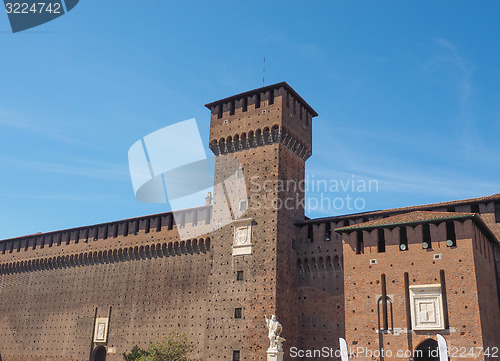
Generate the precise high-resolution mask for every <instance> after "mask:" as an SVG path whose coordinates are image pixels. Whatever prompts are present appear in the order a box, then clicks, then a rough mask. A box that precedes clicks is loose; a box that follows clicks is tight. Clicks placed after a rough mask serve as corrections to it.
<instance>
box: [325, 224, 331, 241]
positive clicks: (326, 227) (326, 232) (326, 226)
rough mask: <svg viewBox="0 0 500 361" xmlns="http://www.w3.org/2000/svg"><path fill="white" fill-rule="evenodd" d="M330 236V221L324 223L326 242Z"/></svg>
mask: <svg viewBox="0 0 500 361" xmlns="http://www.w3.org/2000/svg"><path fill="white" fill-rule="evenodd" d="M331 237H332V225H331V224H330V222H326V224H325V241H326V242H328V241H329V240H330V239H331Z"/></svg>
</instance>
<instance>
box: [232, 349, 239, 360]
mask: <svg viewBox="0 0 500 361" xmlns="http://www.w3.org/2000/svg"><path fill="white" fill-rule="evenodd" d="M233 361H240V351H237V350H234V351H233Z"/></svg>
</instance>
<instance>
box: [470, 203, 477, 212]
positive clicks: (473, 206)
mask: <svg viewBox="0 0 500 361" xmlns="http://www.w3.org/2000/svg"><path fill="white" fill-rule="evenodd" d="M470 211H471V212H472V213H479V203H473V204H471V205H470Z"/></svg>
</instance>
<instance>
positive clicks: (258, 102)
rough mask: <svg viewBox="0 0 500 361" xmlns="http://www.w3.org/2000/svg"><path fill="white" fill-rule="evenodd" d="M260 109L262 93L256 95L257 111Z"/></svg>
mask: <svg viewBox="0 0 500 361" xmlns="http://www.w3.org/2000/svg"><path fill="white" fill-rule="evenodd" d="M257 108H260V93H258V94H257V95H255V109H257Z"/></svg>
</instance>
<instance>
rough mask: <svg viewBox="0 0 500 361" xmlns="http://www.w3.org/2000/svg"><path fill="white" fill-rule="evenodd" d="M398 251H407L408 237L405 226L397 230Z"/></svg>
mask: <svg viewBox="0 0 500 361" xmlns="http://www.w3.org/2000/svg"><path fill="white" fill-rule="evenodd" d="M399 249H400V250H401V251H406V250H407V249H408V235H407V233H406V227H405V226H403V227H401V228H399Z"/></svg>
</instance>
